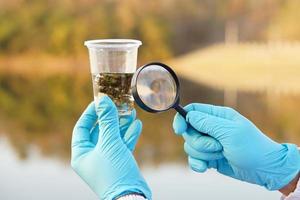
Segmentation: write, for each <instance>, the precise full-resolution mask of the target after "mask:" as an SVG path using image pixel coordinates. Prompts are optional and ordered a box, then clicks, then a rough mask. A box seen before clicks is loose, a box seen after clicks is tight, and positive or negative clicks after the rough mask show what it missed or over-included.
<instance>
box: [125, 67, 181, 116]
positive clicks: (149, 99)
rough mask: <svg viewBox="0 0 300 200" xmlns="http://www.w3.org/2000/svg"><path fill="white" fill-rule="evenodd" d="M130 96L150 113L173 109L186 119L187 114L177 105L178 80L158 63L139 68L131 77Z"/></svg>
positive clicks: (173, 73) (170, 71) (170, 70)
mask: <svg viewBox="0 0 300 200" xmlns="http://www.w3.org/2000/svg"><path fill="white" fill-rule="evenodd" d="M131 87H132V95H133V98H134V100H135V102H136V103H137V104H138V105H139V106H140V107H141V108H142V109H144V110H146V111H148V112H152V113H158V112H163V111H167V110H169V109H171V108H173V109H175V110H176V111H177V112H178V113H179V114H180V115H182V116H183V117H184V118H186V115H187V112H186V111H185V110H184V109H183V107H182V106H181V105H180V104H179V89H180V87H179V80H178V78H177V76H176V74H175V72H174V71H173V70H172V69H171V68H170V67H169V66H167V65H165V64H163V63H159V62H152V63H148V64H146V65H144V66H142V67H140V68H139V69H138V70H137V71H136V72H135V74H134V75H133V78H132V82H131Z"/></svg>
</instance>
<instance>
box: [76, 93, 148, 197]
mask: <svg viewBox="0 0 300 200" xmlns="http://www.w3.org/2000/svg"><path fill="white" fill-rule="evenodd" d="M96 112H97V114H96ZM134 119H135V111H134V112H133V114H132V115H131V116H128V117H122V118H121V119H120V123H119V118H118V111H117V109H116V106H115V105H114V103H113V102H112V101H111V99H110V98H109V97H107V96H104V97H102V98H101V99H100V102H99V105H98V106H97V108H96V110H95V105H94V103H91V104H90V105H89V106H88V107H87V109H86V110H85V111H84V112H83V114H82V116H81V117H80V119H79V120H78V122H77V123H76V125H75V127H74V130H73V138H72V160H71V165H72V168H73V169H74V170H75V172H76V173H77V174H78V175H79V176H80V177H81V178H82V179H83V180H84V181H85V182H86V183H87V184H88V185H89V186H90V188H91V189H92V190H93V191H94V192H95V193H96V194H97V195H98V197H99V198H100V199H109V200H110V199H114V198H116V197H119V196H122V195H125V194H128V193H139V194H143V195H144V196H145V197H147V198H148V199H151V191H150V189H149V187H148V185H147V183H146V181H145V180H144V178H143V177H142V175H141V173H140V170H139V168H138V165H137V163H136V161H135V159H134V157H133V155H132V152H131V151H132V150H133V149H134V147H135V144H136V142H137V139H138V137H139V135H140V133H141V130H142V124H141V121H140V120H134ZM97 120H98V125H97V126H96V127H95V128H93V127H94V125H95V123H96V122H97Z"/></svg>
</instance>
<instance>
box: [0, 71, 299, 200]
mask: <svg viewBox="0 0 300 200" xmlns="http://www.w3.org/2000/svg"><path fill="white" fill-rule="evenodd" d="M181 83H182V84H181V92H182V103H183V104H187V103H191V102H206V103H212V104H219V105H222V104H223V101H224V93H223V91H219V90H214V89H212V88H209V87H206V86H203V85H197V84H194V83H192V82H189V81H187V80H181ZM28 94H30V95H28ZM91 99H92V89H91V83H90V80H89V78H87V77H83V76H82V75H81V74H78V75H76V74H71V75H55V76H50V77H47V78H40V77H36V78H34V79H32V78H31V77H30V76H28V77H26V76H25V75H24V76H21V75H20V76H19V75H18V76H17V75H15V74H0V136H1V135H2V137H0V142H1V143H0V151H1V154H0V177H1V178H0V199H8V200H10V199H47V198H49V199H96V197H95V195H94V194H93V193H92V192H90V190H89V189H88V188H87V186H86V185H85V184H84V183H83V182H82V181H81V180H80V179H79V178H78V177H77V176H76V175H75V174H74V173H73V172H72V171H71V170H70V167H69V164H68V163H69V159H70V141H71V133H72V128H73V125H74V123H75V121H76V120H77V118H78V116H79V115H80V113H81V112H82V111H83V110H84V108H85V106H86V105H87V104H88V103H89V101H91ZM299 102H300V96H293V95H276V94H268V95H267V94H265V93H256V94H253V93H245V92H239V93H238V94H237V101H236V109H237V110H238V111H239V112H241V113H242V114H243V115H245V116H246V117H248V118H250V119H251V120H252V121H253V122H254V123H255V124H257V126H258V127H259V128H261V129H262V130H263V131H264V132H265V133H266V134H268V135H269V136H270V137H272V138H274V139H275V140H277V141H279V142H292V143H295V144H298V146H299V144H300V123H299V113H300V104H299ZM137 113H138V117H139V118H140V119H141V120H142V121H143V133H142V135H141V138H140V140H139V142H138V145H137V148H136V151H135V156H136V158H137V160H138V162H139V163H140V164H141V166H142V167H143V169H144V170H143V171H144V173H145V175H146V178H147V180H148V181H149V183H150V185H151V187H152V189H153V191H154V195H155V197H157V198H156V199H172V198H173V199H195V196H196V195H200V196H201V198H203V199H220V198H222V199H246V198H248V197H249V199H251V200H252V199H264V200H266V199H276V198H271V197H278V194H277V193H269V192H266V191H265V190H263V189H261V188H259V187H255V186H251V185H248V184H242V183H239V182H237V181H234V180H231V179H228V178H224V177H222V176H219V175H216V174H215V173H213V172H210V173H206V174H203V175H199V174H195V173H192V172H190V171H189V170H187V169H186V168H185V167H182V166H186V156H185V155H184V152H183V141H182V138H180V137H178V136H175V134H174V133H173V131H172V120H173V116H174V114H175V113H174V111H168V112H166V113H161V114H151V113H146V112H144V111H142V110H140V109H138V108H137ZM1 130H5V131H4V132H3V133H2V134H1ZM4 133H6V134H4ZM3 137H5V138H7V141H4V140H3ZM33 147H34V148H33ZM12 149H13V150H12ZM37 152H39V153H38V154H37ZM20 159H21V160H20ZM174 162H175V163H180V164H181V165H170V164H168V163H174ZM153 166H155V168H154V167H153ZM16 191H17V192H16ZM174 191H176V192H174ZM177 191H178V192H177ZM244 195H245V197H244ZM250 197H251V198H250Z"/></svg>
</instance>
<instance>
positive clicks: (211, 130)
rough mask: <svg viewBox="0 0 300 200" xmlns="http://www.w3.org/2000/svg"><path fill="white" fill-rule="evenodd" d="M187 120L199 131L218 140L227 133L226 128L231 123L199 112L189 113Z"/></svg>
mask: <svg viewBox="0 0 300 200" xmlns="http://www.w3.org/2000/svg"><path fill="white" fill-rule="evenodd" d="M186 119H187V121H188V122H189V123H190V125H191V126H192V127H194V128H195V129H196V130H197V131H199V132H201V133H205V134H208V135H210V136H212V137H214V138H216V139H218V140H219V139H220V138H222V136H223V134H224V133H226V131H224V128H225V127H226V126H228V124H229V121H228V120H227V121H226V119H224V118H220V117H216V116H214V115H210V114H207V113H203V112H199V111H190V112H188V114H187V116H186Z"/></svg>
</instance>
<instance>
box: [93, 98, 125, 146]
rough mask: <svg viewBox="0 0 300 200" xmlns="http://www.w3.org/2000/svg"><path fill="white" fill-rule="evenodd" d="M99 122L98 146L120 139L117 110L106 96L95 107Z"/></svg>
mask: <svg viewBox="0 0 300 200" xmlns="http://www.w3.org/2000/svg"><path fill="white" fill-rule="evenodd" d="M96 113H97V115H98V123H99V136H98V143H97V146H98V147H109V146H111V145H114V144H115V143H116V142H120V141H121V136H120V130H119V118H118V110H117V108H116V106H115V104H114V103H113V101H112V100H111V99H110V98H109V97H108V96H103V97H102V98H101V99H100V100H99V104H98V105H97V107H96Z"/></svg>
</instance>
